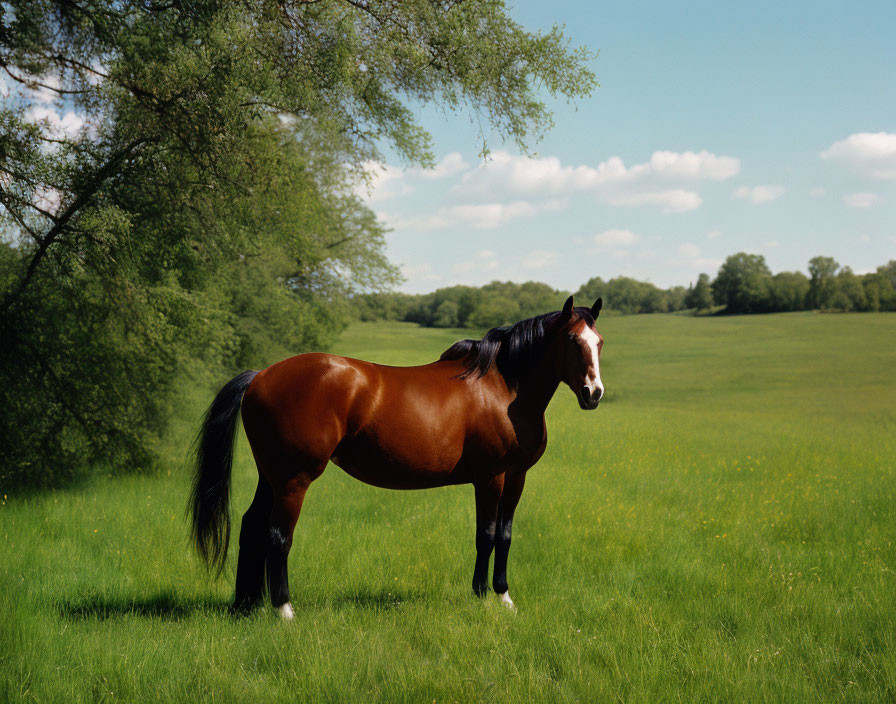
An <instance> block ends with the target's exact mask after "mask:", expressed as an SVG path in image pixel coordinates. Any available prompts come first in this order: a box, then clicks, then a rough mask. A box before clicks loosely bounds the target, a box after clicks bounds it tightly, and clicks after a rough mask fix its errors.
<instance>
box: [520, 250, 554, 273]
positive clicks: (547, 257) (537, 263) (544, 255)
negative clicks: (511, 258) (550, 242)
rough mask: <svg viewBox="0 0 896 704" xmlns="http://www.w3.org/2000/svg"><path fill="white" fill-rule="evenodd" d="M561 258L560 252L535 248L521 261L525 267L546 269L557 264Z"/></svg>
mask: <svg viewBox="0 0 896 704" xmlns="http://www.w3.org/2000/svg"><path fill="white" fill-rule="evenodd" d="M559 259H560V254H559V252H551V251H548V250H546V249H533V250H532V251H531V252H529V253H528V254H526V255H525V256H524V257H523V258H522V260H521V261H520V266H521V267H522V268H523V269H544V268H545V267H549V266H551V265H552V264H556V263H557V261H558V260H559Z"/></svg>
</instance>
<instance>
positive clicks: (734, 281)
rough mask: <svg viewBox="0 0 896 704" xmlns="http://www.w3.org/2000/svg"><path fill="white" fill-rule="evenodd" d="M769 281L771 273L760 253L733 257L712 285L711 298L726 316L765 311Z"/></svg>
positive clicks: (723, 265)
mask: <svg viewBox="0 0 896 704" xmlns="http://www.w3.org/2000/svg"><path fill="white" fill-rule="evenodd" d="M771 278H772V273H771V271H770V270H769V268H768V265H767V264H766V263H765V257H763V256H762V255H761V254H748V253H747V252H738V253H737V254H732V255H731V256H730V257H728V258H727V259H725V261H724V263H723V264H722V266H721V267H720V268H719V272H718V274H716V278H715V279H714V280H713V282H712V295H713V299H714V300H715V302H716V303H718V304H720V305H724V306H725V311H726V312H728V313H764V312H767V311H768V308H769V288H770V287H771Z"/></svg>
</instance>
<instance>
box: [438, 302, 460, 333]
mask: <svg viewBox="0 0 896 704" xmlns="http://www.w3.org/2000/svg"><path fill="white" fill-rule="evenodd" d="M457 312H458V305H457V303H455V302H454V301H451V300H448V301H442V303H441V305H440V306H439V307H438V308H436V314H435V316H434V317H433V321H432V324H433V327H437V328H456V327H457V325H458V323H459V319H458V315H457Z"/></svg>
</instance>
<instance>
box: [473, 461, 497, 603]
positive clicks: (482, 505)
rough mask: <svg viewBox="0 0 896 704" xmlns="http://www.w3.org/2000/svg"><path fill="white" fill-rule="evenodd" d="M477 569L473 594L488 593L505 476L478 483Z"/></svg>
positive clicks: (474, 570) (483, 594) (474, 571)
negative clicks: (489, 570) (490, 567)
mask: <svg viewBox="0 0 896 704" xmlns="http://www.w3.org/2000/svg"><path fill="white" fill-rule="evenodd" d="M473 486H474V487H475V489H476V567H474V568H473V593H474V594H476V596H485V595H486V593H488V563H489V560H490V559H491V556H492V549H493V548H494V547H495V527H496V525H497V521H498V504H499V503H500V501H501V492H502V491H503V489H504V475H503V474H499V475H498V476H497V477H489V478H488V479H486V480H483V481H479V482H476V483H475V484H474V485H473Z"/></svg>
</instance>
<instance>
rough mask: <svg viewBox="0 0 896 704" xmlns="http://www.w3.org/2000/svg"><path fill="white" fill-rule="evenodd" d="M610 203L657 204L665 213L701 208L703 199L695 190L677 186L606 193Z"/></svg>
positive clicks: (628, 204) (629, 204)
mask: <svg viewBox="0 0 896 704" xmlns="http://www.w3.org/2000/svg"><path fill="white" fill-rule="evenodd" d="M603 197H604V200H605V201H606V202H607V203H609V204H610V205H621V206H639V205H656V206H659V208H660V209H661V210H662V211H663V212H664V213H685V212H687V211H689V210H695V209H696V208H699V207H700V205H701V204H702V203H703V199H702V198H701V197H700V196H699V195H698V194H697V193H695V192H694V191H686V190H684V189H682V188H676V189H672V190H668V191H653V192H651V191H648V192H644V193H638V192H631V191H620V192H615V193H614V192H610V193H606V194H604V196H603Z"/></svg>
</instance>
